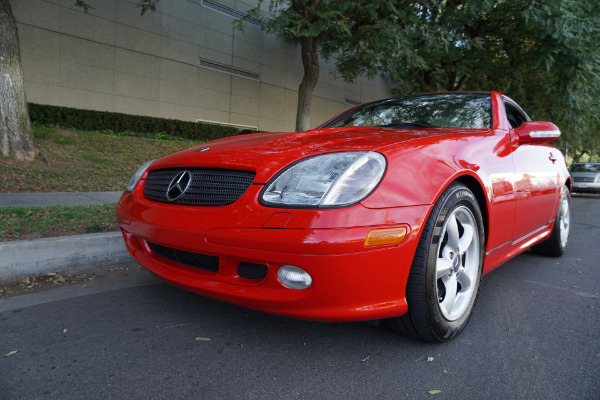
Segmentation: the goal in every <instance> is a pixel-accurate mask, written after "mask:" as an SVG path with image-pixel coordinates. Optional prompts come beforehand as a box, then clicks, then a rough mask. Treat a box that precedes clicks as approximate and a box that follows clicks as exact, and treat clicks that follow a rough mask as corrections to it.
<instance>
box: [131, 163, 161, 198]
mask: <svg viewBox="0 0 600 400" xmlns="http://www.w3.org/2000/svg"><path fill="white" fill-rule="evenodd" d="M153 161H154V160H150V161H148V162H147V163H145V164H144V165H142V166H141V167H139V168H138V170H137V171H135V174H133V176H132V177H131V179H130V180H129V183H127V188H126V189H125V190H127V191H128V192H131V191H132V190H133V188H135V185H137V183H138V182H139V181H140V179H142V176H143V175H144V172H146V170H147V169H148V167H149V166H150V164H152V162H153Z"/></svg>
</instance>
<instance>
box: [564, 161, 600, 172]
mask: <svg viewBox="0 0 600 400" xmlns="http://www.w3.org/2000/svg"><path fill="white" fill-rule="evenodd" d="M571 172H600V163H583V164H573V165H571Z"/></svg>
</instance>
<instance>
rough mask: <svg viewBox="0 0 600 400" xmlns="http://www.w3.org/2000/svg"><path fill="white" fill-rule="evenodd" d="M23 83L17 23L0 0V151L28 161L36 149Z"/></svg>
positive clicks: (6, 1)
mask: <svg viewBox="0 0 600 400" xmlns="http://www.w3.org/2000/svg"><path fill="white" fill-rule="evenodd" d="M23 86H24V85H23V66H22V64H21V53H20V50H19V37H18V34H17V24H16V22H15V18H14V16H13V13H12V10H11V8H10V4H9V0H0V153H1V154H2V155H3V156H5V157H12V158H15V159H17V160H25V161H31V160H33V159H34V158H35V156H36V149H35V146H34V144H33V134H32V131H31V123H30V122H29V113H28V112H27V101H26V99H25V90H24V87H23Z"/></svg>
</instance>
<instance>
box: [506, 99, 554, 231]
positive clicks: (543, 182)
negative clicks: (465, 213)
mask: <svg viewBox="0 0 600 400" xmlns="http://www.w3.org/2000/svg"><path fill="white" fill-rule="evenodd" d="M504 106H505V111H506V118H507V119H508V122H509V126H510V128H509V131H510V137H511V144H512V146H513V162H514V187H515V192H516V193H515V194H516V196H515V231H514V234H513V236H514V238H515V239H518V238H521V237H523V236H526V235H527V234H529V233H532V232H535V231H536V230H538V229H540V228H542V227H544V226H545V225H547V224H548V222H550V221H551V220H553V219H554V217H555V215H554V213H555V207H556V204H557V198H558V191H559V190H560V189H561V188H560V174H559V169H558V166H557V165H556V162H557V160H559V159H560V155H559V150H558V149H556V148H554V147H552V146H549V145H545V144H535V145H532V144H525V145H523V144H520V143H519V140H518V135H517V134H516V132H514V129H515V128H518V127H519V126H521V124H522V123H523V122H525V121H530V118H529V117H528V116H527V114H525V112H523V110H521V108H520V107H519V106H518V105H517V104H516V103H514V102H513V101H511V100H510V99H508V98H505V99H504Z"/></svg>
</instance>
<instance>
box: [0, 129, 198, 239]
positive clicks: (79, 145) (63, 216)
mask: <svg viewBox="0 0 600 400" xmlns="http://www.w3.org/2000/svg"><path fill="white" fill-rule="evenodd" d="M34 142H35V145H36V147H37V148H38V150H39V151H40V154H39V155H38V157H37V158H36V159H35V160H34V161H33V162H29V163H28V162H19V161H15V160H12V159H9V158H6V157H0V192H2V193H19V192H94V191H121V190H124V189H125V186H126V185H127V182H128V181H129V178H131V175H132V174H133V173H134V172H135V170H136V169H137V168H138V167H139V166H140V165H142V164H143V163H145V162H146V161H148V160H151V159H154V158H158V157H161V156H164V155H167V154H171V153H174V152H177V151H180V150H184V149H187V148H189V147H191V146H193V145H195V144H198V143H201V142H192V141H189V140H181V141H173V140H160V139H148V138H140V137H128V136H116V135H110V134H104V133H97V132H81V131H74V130H64V129H53V128H47V127H34ZM114 209H115V206H114V205H112V204H108V205H82V206H53V207H9V208H4V209H1V208H0V242H1V241H9V240H27V239H37V238H43V237H51V236H66V235H78V234H83V233H93V232H110V231H117V230H118V229H119V227H118V225H117V220H116V215H115V211H114Z"/></svg>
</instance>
